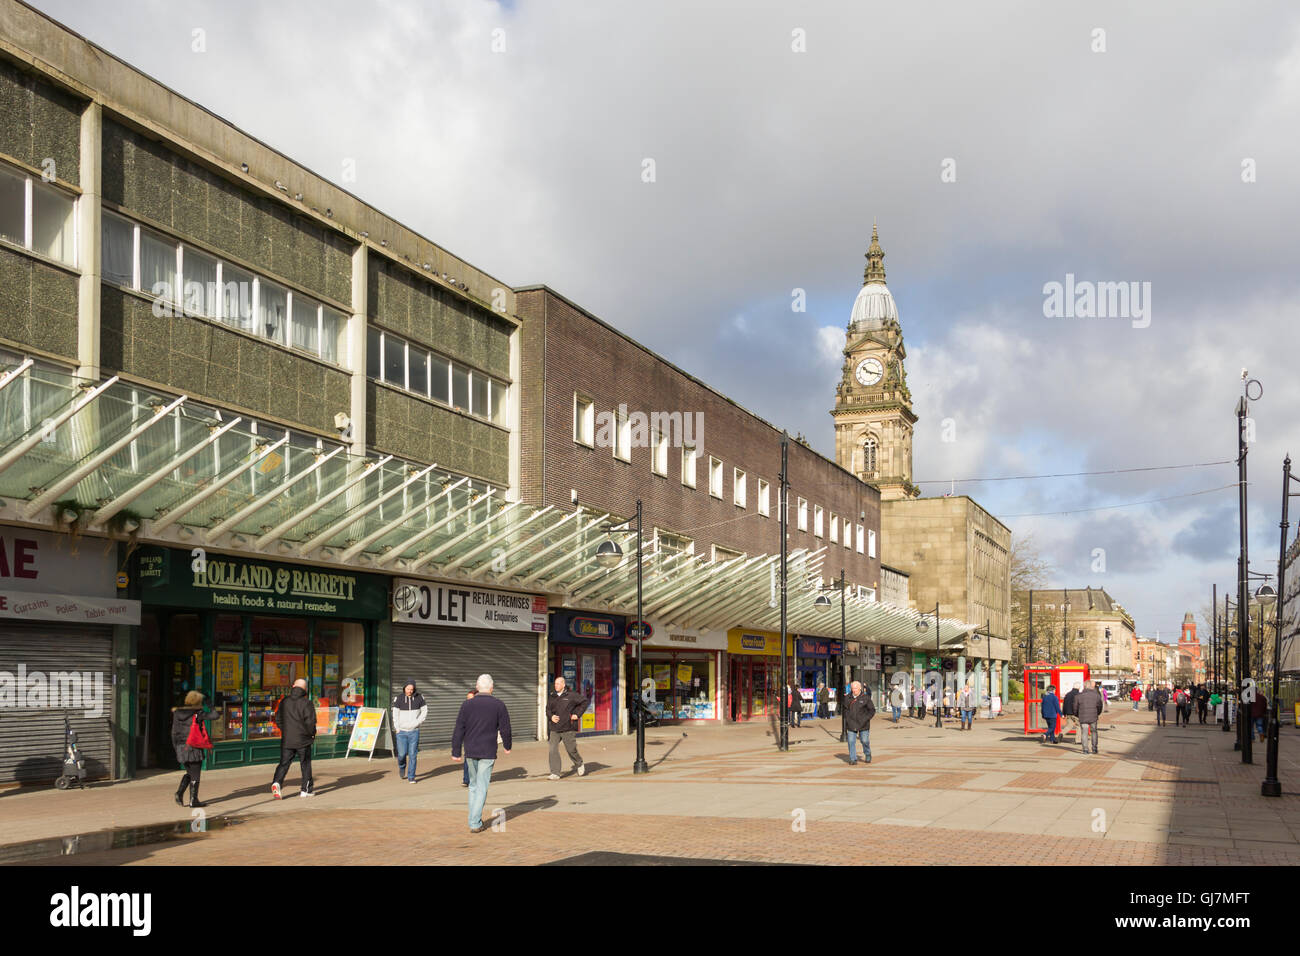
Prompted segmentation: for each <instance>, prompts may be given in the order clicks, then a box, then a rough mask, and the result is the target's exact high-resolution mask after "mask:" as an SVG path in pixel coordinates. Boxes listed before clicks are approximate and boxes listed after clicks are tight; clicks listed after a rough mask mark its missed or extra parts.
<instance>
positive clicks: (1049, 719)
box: [1040, 684, 1061, 744]
mask: <svg viewBox="0 0 1300 956" xmlns="http://www.w3.org/2000/svg"><path fill="white" fill-rule="evenodd" d="M1040 707H1041V709H1042V713H1043V721H1044V722H1045V723H1046V724H1047V733H1046V734H1044V735H1043V742H1044V743H1048V744H1054V743H1056V725H1057V723H1058V722H1059V720H1060V718H1061V701H1060V700H1059V699H1058V698H1057V696H1056V688H1055V687H1054V686H1052V685H1050V684H1049V685H1048V686H1047V687H1046V688H1045V689H1044V690H1043V702H1042V704H1041V705H1040Z"/></svg>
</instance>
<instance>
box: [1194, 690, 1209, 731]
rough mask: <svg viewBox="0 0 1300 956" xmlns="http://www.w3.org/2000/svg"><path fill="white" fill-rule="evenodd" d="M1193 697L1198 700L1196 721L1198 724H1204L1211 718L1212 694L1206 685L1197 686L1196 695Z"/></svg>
mask: <svg viewBox="0 0 1300 956" xmlns="http://www.w3.org/2000/svg"><path fill="white" fill-rule="evenodd" d="M1192 696H1194V697H1195V698H1196V720H1197V722H1198V723H1202V724H1203V723H1205V719H1206V717H1207V716H1209V713H1208V712H1209V708H1210V692H1209V690H1208V689H1206V686H1205V685H1204V684H1197V685H1196V693H1195V694H1193V695H1192Z"/></svg>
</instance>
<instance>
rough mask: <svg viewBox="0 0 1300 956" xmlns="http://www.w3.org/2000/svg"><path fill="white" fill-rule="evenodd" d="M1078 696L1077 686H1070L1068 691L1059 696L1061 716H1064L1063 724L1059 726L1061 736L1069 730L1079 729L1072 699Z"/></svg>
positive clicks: (1075, 730) (1076, 730) (1076, 731)
mask: <svg viewBox="0 0 1300 956" xmlns="http://www.w3.org/2000/svg"><path fill="white" fill-rule="evenodd" d="M1078 696H1079V688H1077V687H1071V688H1070V692H1069V693H1068V694H1066V695H1065V696H1064V697H1063V698H1061V716H1063V717H1064V718H1065V726H1063V727H1062V728H1061V736H1062V737H1064V736H1065V735H1066V734H1068V733H1070V732H1071V731H1073V732H1075V733H1078V731H1079V717H1078V715H1077V714H1075V712H1074V701H1075V698H1077V697H1078Z"/></svg>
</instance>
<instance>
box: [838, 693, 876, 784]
mask: <svg viewBox="0 0 1300 956" xmlns="http://www.w3.org/2000/svg"><path fill="white" fill-rule="evenodd" d="M849 690H850V692H851V693H852V696H851V697H850V698H849V699H848V700H847V701H846V702H845V704H844V708H845V709H844V732H845V736H847V737H848V738H849V766H853V765H854V764H856V763H857V762H858V747H857V744H858V741H859V740H861V741H862V759H863V760H864V761H865V762H866V763H871V718H872V717H874V716H876V705H875V704H873V703H872V702H871V694H870V693H868V692H867V691H866V689H865V688H863V686H862V681H857V680H855V681H854V682H853V683H852V684H850V685H849Z"/></svg>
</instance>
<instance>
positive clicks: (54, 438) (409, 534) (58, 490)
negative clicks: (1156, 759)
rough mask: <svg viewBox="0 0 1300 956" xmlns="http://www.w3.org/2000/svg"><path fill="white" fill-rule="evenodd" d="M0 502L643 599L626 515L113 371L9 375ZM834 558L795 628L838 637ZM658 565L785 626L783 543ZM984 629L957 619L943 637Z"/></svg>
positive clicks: (680, 606) (381, 567) (31, 516)
mask: <svg viewBox="0 0 1300 956" xmlns="http://www.w3.org/2000/svg"><path fill="white" fill-rule="evenodd" d="M0 499H3V500H2V501H0V520H5V521H9V522H17V523H26V524H32V525H43V526H47V527H48V526H51V525H53V526H54V527H56V528H65V529H67V528H70V527H74V526H75V527H76V528H77V529H78V530H79V531H82V532H90V533H92V534H103V535H106V536H110V537H119V538H124V537H128V536H129V537H132V538H134V539H136V540H138V541H142V542H151V543H156V544H171V545H173V546H179V547H184V548H196V547H210V548H213V549H216V550H220V551H232V552H237V553H247V554H260V555H263V556H266V557H270V558H273V559H276V560H281V561H306V562H310V563H312V564H320V565H339V566H346V567H351V568H360V569H369V570H373V571H377V572H387V573H392V574H400V575H403V576H411V577H424V578H429V579H432V580H445V581H464V582H467V583H474V584H478V585H482V586H492V587H501V588H505V589H512V590H519V591H527V592H533V593H539V594H547V595H550V596H552V602H553V603H558V604H561V605H566V606H571V607H578V608H585V609H589V610H602V611H608V612H611V613H619V614H632V613H635V609H636V540H635V537H636V536H635V534H634V533H631V532H615V533H614V534H613V535H611V534H610V532H608V531H607V530H606V527H607V526H608V525H609V524H610V523H617V522H618V521H620V520H622V517H623V516H611V515H609V514H606V513H602V512H593V511H589V510H586V509H583V508H577V509H575V510H574V511H563V510H560V509H556V508H551V507H545V508H536V507H532V506H528V505H524V504H523V503H521V502H518V501H507V500H505V498H504V497H503V496H502V494H501V492H500V490H499V489H494V488H491V487H488V486H486V485H485V484H484V483H483V482H481V481H473V480H471V479H469V478H467V477H465V476H462V475H458V474H456V473H454V472H453V471H451V470H449V469H447V468H443V467H440V466H439V465H437V464H433V465H415V464H412V463H410V462H405V461H401V460H400V459H398V458H396V457H394V456H392V455H377V456H368V457H357V456H355V455H351V454H349V453H348V452H347V451H346V450H344V448H342V447H337V446H336V447H331V448H322V447H320V443H318V442H317V441H316V440H314V439H309V438H307V436H301V435H295V434H292V433H289V432H286V431H284V430H280V431H279V432H273V433H272V434H266V433H265V431H263V432H262V433H258V432H256V431H255V430H253V429H251V428H250V427H248V425H247V424H246V423H244V422H243V421H241V420H240V419H239V418H237V417H231V416H230V415H228V414H226V413H222V412H220V411H218V410H215V409H211V408H205V407H202V406H200V405H197V404H196V403H194V402H191V401H190V400H189V399H188V398H187V397H186V396H184V395H181V396H175V395H165V394H161V393H153V392H151V391H150V390H148V389H144V388H141V387H139V386H136V385H132V384H129V383H126V382H122V381H119V380H118V379H117V378H115V377H114V378H110V379H108V380H106V381H104V382H87V381H83V380H80V379H77V378H75V377H73V376H70V375H68V374H66V373H62V372H58V371H52V370H50V369H46V368H42V367H38V366H35V365H33V364H32V363H31V361H30V360H28V361H25V362H24V363H22V364H21V365H19V366H17V367H14V368H12V369H9V370H7V371H4V372H3V374H0ZM611 536H612V537H613V538H614V539H615V540H617V541H618V542H619V545H620V547H621V548H622V550H623V555H624V556H623V559H622V561H621V562H620V563H619V564H618V565H617V566H616V567H614V568H608V569H607V568H603V567H601V566H600V565H598V564H597V563H596V562H595V560H594V555H595V549H596V546H597V545H598V544H599V543H600V542H601V541H603V540H605V539H606V538H608V537H611ZM823 558H824V549H821V550H816V551H805V550H799V551H795V552H793V553H792V554H790V555H789V556H788V581H789V588H788V596H787V607H788V621H787V628H788V630H789V631H790V632H791V633H799V634H809V635H817V636H830V637H837V636H838V635H839V609H838V607H836V608H834V609H833V611H832V610H824V611H818V610H816V609H815V608H814V607H813V603H812V602H813V599H814V598H815V597H816V590H815V589H816V588H817V587H819V586H820V583H821V577H822V563H823ZM642 572H643V573H642V582H641V584H642V587H641V590H642V602H643V610H644V616H645V617H646V618H655V619H658V620H661V621H664V622H667V623H669V624H672V625H675V626H679V627H688V628H695V629H704V630H708V629H718V628H727V627H738V626H739V627H754V628H763V629H768V630H776V629H778V628H779V626H780V614H779V608H778V606H777V603H776V601H777V594H778V590H777V574H778V559H777V556H776V555H749V556H745V557H742V558H733V559H730V560H726V561H718V562H709V561H705V560H704V559H703V558H702V557H699V556H696V555H691V554H666V553H647V554H645V555H644V558H643V566H642ZM835 599H836V600H835V603H836V604H838V594H836V595H835ZM846 607H847V614H846V616H847V622H848V627H847V636H848V638H849V639H850V640H859V641H870V642H876V643H887V644H892V645H898V646H903V647H927V646H933V643H934V633H933V630H931V631H930V632H929V634H928V635H922V634H918V633H917V632H916V629H915V625H916V621H917V619H918V617H920V615H919V614H918V612H916V611H914V610H911V609H907V608H896V607H891V606H889V605H886V604H880V603H876V602H869V601H865V600H862V599H859V598H857V597H848V598H847V602H846ZM832 618H833V620H832ZM972 630H974V627H973V626H972V625H969V624H964V623H962V622H960V621H956V620H951V619H945V620H943V621H941V623H940V639H941V641H942V642H943V643H944V644H951V643H955V642H957V641H959V640H960V639H961V638H962V637H963V636H964V635H965V634H967V633H968V632H970V631H972Z"/></svg>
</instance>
